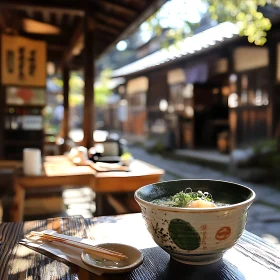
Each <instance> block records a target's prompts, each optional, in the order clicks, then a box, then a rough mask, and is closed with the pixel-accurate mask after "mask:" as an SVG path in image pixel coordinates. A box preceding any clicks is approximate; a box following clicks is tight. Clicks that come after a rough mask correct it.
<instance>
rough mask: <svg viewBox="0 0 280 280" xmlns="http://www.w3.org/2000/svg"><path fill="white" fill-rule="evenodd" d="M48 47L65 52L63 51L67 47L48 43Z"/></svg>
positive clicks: (51, 49) (50, 49)
mask: <svg viewBox="0 0 280 280" xmlns="http://www.w3.org/2000/svg"><path fill="white" fill-rule="evenodd" d="M47 49H48V50H49V51H57V52H63V51H64V50H65V49H66V46H63V45H52V44H48V45H47Z"/></svg>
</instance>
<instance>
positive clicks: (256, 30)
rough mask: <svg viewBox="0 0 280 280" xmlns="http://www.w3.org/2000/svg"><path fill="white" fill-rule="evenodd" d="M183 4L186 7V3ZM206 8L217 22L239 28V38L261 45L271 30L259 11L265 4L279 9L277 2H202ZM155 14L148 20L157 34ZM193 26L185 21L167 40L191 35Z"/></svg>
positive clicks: (157, 16)
mask: <svg viewBox="0 0 280 280" xmlns="http://www.w3.org/2000/svg"><path fill="white" fill-rule="evenodd" d="M182 1H184V2H185V6H186V7H187V5H188V3H187V2H188V1H187V0H182ZM203 1H204V2H205V5H207V7H208V13H209V14H210V16H211V17H212V19H214V20H216V21H217V22H225V21H230V22H232V23H235V24H236V25H237V26H238V28H239V34H240V36H247V37H248V41H249V42H250V43H254V44H256V45H263V44H265V43H266V41H267V39H266V36H267V31H268V30H270V28H271V22H270V20H269V19H268V18H266V17H265V16H264V15H263V14H262V13H261V11H260V8H261V7H264V6H265V5H267V4H270V5H274V6H277V7H279V0H203ZM159 15H160V12H157V13H156V14H154V15H153V16H152V17H150V18H149V19H148V21H147V22H148V24H149V26H150V29H151V30H153V31H154V32H155V33H157V34H159V33H161V32H162V26H161V24H160V22H161V19H160V17H159ZM193 27H194V25H192V24H191V23H190V22H188V21H185V28H176V29H174V28H171V30H170V31H169V32H168V34H167V36H168V38H169V39H170V38H171V39H172V40H174V41H175V43H176V42H178V41H179V40H181V39H182V38H184V37H185V36H186V35H190V34H191V33H192V30H193Z"/></svg>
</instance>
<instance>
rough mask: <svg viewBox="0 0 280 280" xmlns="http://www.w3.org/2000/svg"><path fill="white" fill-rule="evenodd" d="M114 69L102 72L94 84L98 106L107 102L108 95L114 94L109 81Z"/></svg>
mask: <svg viewBox="0 0 280 280" xmlns="http://www.w3.org/2000/svg"><path fill="white" fill-rule="evenodd" d="M111 74H112V70H111V69H105V70H103V71H102V72H101V73H100V76H99V81H97V82H96V83H95V86H94V97H95V104H96V105H97V106H103V105H105V104H106V103H107V99H108V97H109V96H110V95H111V94H112V90H111V89H110V88H109V82H110V79H111Z"/></svg>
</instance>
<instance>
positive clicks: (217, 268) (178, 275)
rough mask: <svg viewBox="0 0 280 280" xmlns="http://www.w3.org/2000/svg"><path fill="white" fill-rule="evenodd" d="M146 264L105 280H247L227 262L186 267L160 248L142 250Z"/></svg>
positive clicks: (109, 276) (221, 261)
mask: <svg viewBox="0 0 280 280" xmlns="http://www.w3.org/2000/svg"><path fill="white" fill-rule="evenodd" d="M141 251H142V253H143V254H144V262H143V264H142V265H141V266H140V267H138V268H137V269H135V270H133V271H132V272H130V273H129V274H119V275H116V274H115V275H109V274H108V275H106V276H105V277H104V279H112V280H113V279H114V280H117V279H127V280H135V279H137V280H156V279H158V280H167V279H176V280H181V279H182V280H205V279H211V280H237V279H238V280H245V279H246V277H245V276H244V275H243V274H242V273H241V272H240V271H239V270H238V268H237V267H235V266H234V265H232V264H231V263H230V262H228V261H227V260H223V259H222V260H220V261H218V262H216V263H214V264H211V265H203V266H193V265H185V264H182V263H179V262H176V261H174V260H173V259H170V257H169V255H168V254H167V253H166V252H164V251H163V250H162V249H161V248H159V247H154V248H148V249H143V250H141Z"/></svg>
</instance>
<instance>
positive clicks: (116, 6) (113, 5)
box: [94, 0, 139, 16]
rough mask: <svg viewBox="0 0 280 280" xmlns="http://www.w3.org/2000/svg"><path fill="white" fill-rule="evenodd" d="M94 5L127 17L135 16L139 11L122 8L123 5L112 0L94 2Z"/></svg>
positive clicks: (96, 0)
mask: <svg viewBox="0 0 280 280" xmlns="http://www.w3.org/2000/svg"><path fill="white" fill-rule="evenodd" d="M94 3H95V4H97V5H98V6H99V7H103V8H105V9H106V10H107V9H111V10H114V11H116V13H121V14H126V15H129V16H135V15H136V14H137V13H138V12H139V10H136V9H134V8H132V7H127V6H124V5H123V4H120V3H118V2H116V1H112V0H102V1H99V0H94Z"/></svg>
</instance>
